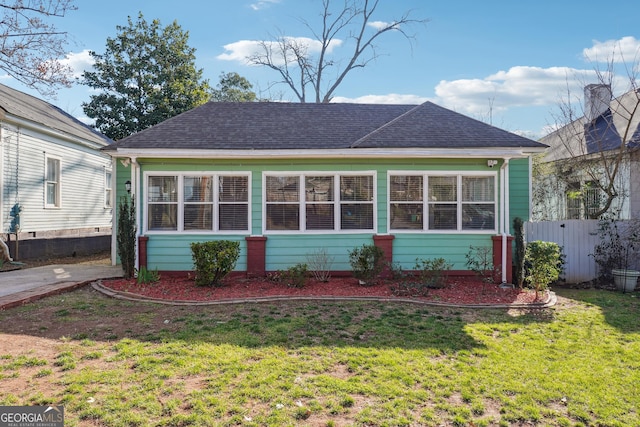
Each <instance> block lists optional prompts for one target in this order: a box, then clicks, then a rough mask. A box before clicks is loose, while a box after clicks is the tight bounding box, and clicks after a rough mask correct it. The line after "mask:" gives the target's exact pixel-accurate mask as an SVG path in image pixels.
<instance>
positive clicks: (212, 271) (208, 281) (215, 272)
mask: <svg viewBox="0 0 640 427" xmlns="http://www.w3.org/2000/svg"><path fill="white" fill-rule="evenodd" d="M191 255H192V257H193V262H194V265H195V269H196V279H195V280H196V285H199V286H221V285H222V283H221V281H222V279H223V278H224V277H225V276H226V275H227V274H229V273H230V272H231V271H233V269H234V268H235V267H236V262H237V261H238V258H239V257H240V243H239V242H232V241H230V240H216V241H210V242H202V243H196V242H193V243H191Z"/></svg>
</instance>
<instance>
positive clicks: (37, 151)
mask: <svg viewBox="0 0 640 427" xmlns="http://www.w3.org/2000/svg"><path fill="white" fill-rule="evenodd" d="M110 142H112V141H111V140H110V139H109V138H107V137H106V136H104V135H101V134H100V133H98V132H96V131H95V130H93V129H92V128H91V127H89V126H87V125H85V124H83V123H82V122H80V121H78V120H77V119H75V118H73V117H72V116H70V115H69V114H67V113H65V112H64V111H62V110H60V109H59V108H57V107H55V106H53V105H51V104H49V103H47V102H45V101H42V100H40V99H38V98H35V97H32V96H30V95H27V94H25V93H22V92H19V91H17V90H14V89H11V88H9V87H7V86H5V85H0V227H1V231H0V233H2V234H1V235H2V238H3V239H4V240H5V241H8V246H9V247H10V250H11V256H12V257H14V258H17V259H26V258H39V257H50V256H69V255H73V254H83V253H93V252H97V251H101V250H108V249H109V248H110V245H111V243H110V242H111V225H112V214H113V212H112V211H113V188H112V185H113V171H112V164H111V160H110V157H109V156H108V155H106V154H105V153H103V152H101V151H100V148H102V147H104V146H106V145H108V144H109V143H110ZM16 240H17V242H18V248H17V249H18V254H17V256H16Z"/></svg>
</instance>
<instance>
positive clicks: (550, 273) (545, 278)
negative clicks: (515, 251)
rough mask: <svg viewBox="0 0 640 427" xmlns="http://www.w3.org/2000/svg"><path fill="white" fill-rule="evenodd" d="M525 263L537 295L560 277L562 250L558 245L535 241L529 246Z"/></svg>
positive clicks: (528, 277)
mask: <svg viewBox="0 0 640 427" xmlns="http://www.w3.org/2000/svg"><path fill="white" fill-rule="evenodd" d="M525 261H526V262H527V264H528V269H527V277H526V279H527V281H528V283H529V284H530V286H532V287H533V288H534V289H535V290H536V293H538V292H540V291H542V290H545V289H547V288H548V287H549V285H550V284H551V283H553V282H555V281H556V280H558V278H559V277H560V273H561V272H562V250H561V248H560V246H559V245H558V244H557V243H554V242H543V241H541V240H535V241H533V242H529V243H528V244H527V248H526V251H525Z"/></svg>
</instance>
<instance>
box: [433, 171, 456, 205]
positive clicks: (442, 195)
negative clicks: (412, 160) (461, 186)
mask: <svg viewBox="0 0 640 427" xmlns="http://www.w3.org/2000/svg"><path fill="white" fill-rule="evenodd" d="M456 180H457V179H456V177H455V176H432V177H429V201H432V202H455V201H457V200H458V195H457V185H456Z"/></svg>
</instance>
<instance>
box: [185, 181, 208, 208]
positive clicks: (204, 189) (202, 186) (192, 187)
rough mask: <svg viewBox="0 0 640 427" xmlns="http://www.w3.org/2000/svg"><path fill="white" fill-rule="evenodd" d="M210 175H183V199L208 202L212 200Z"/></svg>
mask: <svg viewBox="0 0 640 427" xmlns="http://www.w3.org/2000/svg"><path fill="white" fill-rule="evenodd" d="M212 182H213V177H210V176H185V177H184V196H183V197H184V201H185V202H208V203H210V202H211V201H213V191H212V188H211V183H212Z"/></svg>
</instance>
